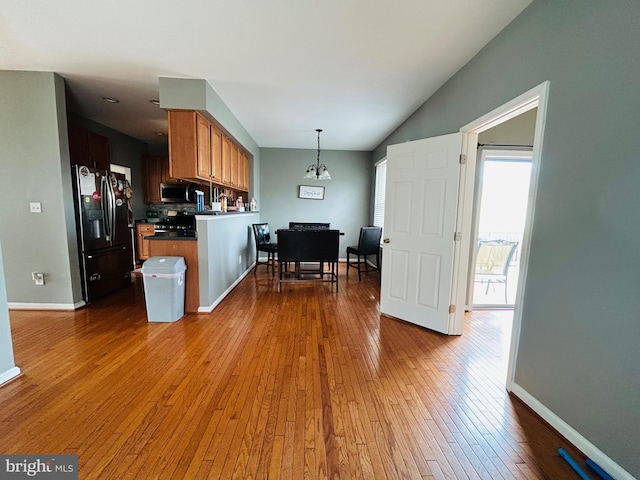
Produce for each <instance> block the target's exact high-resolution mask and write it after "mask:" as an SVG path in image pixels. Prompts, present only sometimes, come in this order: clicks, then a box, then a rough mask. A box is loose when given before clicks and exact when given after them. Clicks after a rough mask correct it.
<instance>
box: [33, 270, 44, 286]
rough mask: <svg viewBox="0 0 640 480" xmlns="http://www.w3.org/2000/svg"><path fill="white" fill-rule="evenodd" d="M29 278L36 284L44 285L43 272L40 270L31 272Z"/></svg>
mask: <svg viewBox="0 0 640 480" xmlns="http://www.w3.org/2000/svg"><path fill="white" fill-rule="evenodd" d="M31 278H32V279H33V282H34V283H35V284H36V285H44V273H42V272H33V273H32V274H31Z"/></svg>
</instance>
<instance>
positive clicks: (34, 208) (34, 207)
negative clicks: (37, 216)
mask: <svg viewBox="0 0 640 480" xmlns="http://www.w3.org/2000/svg"><path fill="white" fill-rule="evenodd" d="M29 208H30V209H31V213H42V204H41V203H40V202H31V203H29Z"/></svg>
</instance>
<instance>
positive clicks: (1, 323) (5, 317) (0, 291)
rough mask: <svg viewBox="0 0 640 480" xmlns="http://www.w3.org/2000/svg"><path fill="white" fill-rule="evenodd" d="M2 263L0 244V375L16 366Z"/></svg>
mask: <svg viewBox="0 0 640 480" xmlns="http://www.w3.org/2000/svg"><path fill="white" fill-rule="evenodd" d="M2 263H3V262H2V247H1V246H0V377H2V376H3V374H5V373H6V372H7V371H9V370H11V369H12V368H14V367H15V366H16V364H15V360H14V359H13V344H12V342H11V324H10V323H9V310H8V307H7V290H6V285H5V281H4V269H3V268H2V267H3V265H2Z"/></svg>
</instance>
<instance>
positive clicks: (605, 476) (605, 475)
mask: <svg viewBox="0 0 640 480" xmlns="http://www.w3.org/2000/svg"><path fill="white" fill-rule="evenodd" d="M587 466H588V467H590V468H591V470H593V471H594V472H596V473H597V474H598V476H600V478H603V479H604V480H614V479H613V477H612V476H611V475H609V474H608V473H607V472H605V471H604V470H603V469H602V468H601V467H600V465H598V464H597V463H596V462H594V461H593V460H591V459H590V458H587Z"/></svg>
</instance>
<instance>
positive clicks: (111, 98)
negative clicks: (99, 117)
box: [102, 97, 120, 103]
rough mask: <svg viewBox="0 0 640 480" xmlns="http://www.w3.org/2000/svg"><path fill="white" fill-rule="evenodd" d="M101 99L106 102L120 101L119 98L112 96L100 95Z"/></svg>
mask: <svg viewBox="0 0 640 480" xmlns="http://www.w3.org/2000/svg"><path fill="white" fill-rule="evenodd" d="M102 100H104V101H105V102H107V103H120V100H118V99H117V98H113V97H102Z"/></svg>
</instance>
